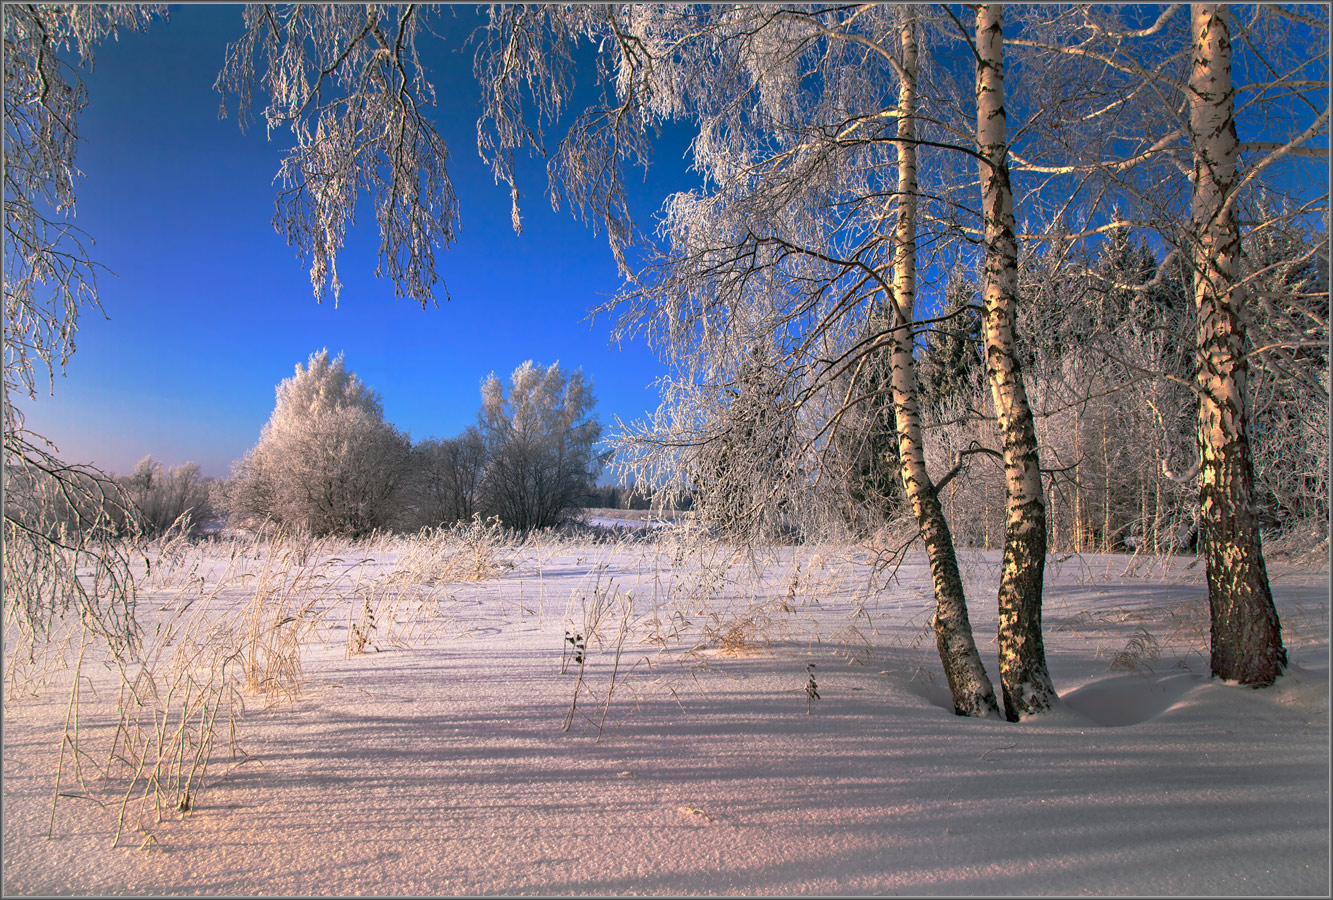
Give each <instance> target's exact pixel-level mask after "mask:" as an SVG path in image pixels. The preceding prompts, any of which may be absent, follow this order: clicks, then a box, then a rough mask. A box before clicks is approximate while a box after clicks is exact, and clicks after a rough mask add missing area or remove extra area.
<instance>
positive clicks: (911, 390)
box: [890, 7, 999, 716]
mask: <svg viewBox="0 0 1333 900" xmlns="http://www.w3.org/2000/svg"><path fill="white" fill-rule="evenodd" d="M916 27H917V26H916V11H915V10H913V9H912V8H911V7H906V8H904V10H903V25H902V70H901V72H900V73H899V75H900V82H899V83H900V87H899V93H898V114H899V119H898V138H899V140H898V141H897V142H896V143H895V147H896V148H897V152H898V214H897V222H896V225H895V232H894V256H893V311H894V321H893V327H892V330H891V331H890V342H891V347H890V354H891V365H892V373H893V374H892V385H893V403H894V416H895V419H896V421H897V431H898V457H899V460H900V462H901V474H902V479H903V489H904V491H905V493H906V495H907V499H908V501H909V502H910V503H911V504H912V511H913V512H914V513H915V514H916V520H917V525H918V527H919V528H920V530H921V540H922V542H923V543H924V544H925V546H926V552H927V554H928V555H929V557H930V574H931V580H932V581H933V583H934V587H935V616H934V618H933V620H932V624H933V625H934V627H935V643H936V646H937V647H938V649H939V654H940V662H941V663H942V664H943V665H944V674H945V676H946V677H947V678H948V681H949V691H950V693H951V694H952V696H953V708H954V712H956V713H957V714H958V715H960V716H986V715H999V707H998V705H997V704H996V701H995V688H994V687H993V686H992V685H991V681H990V676H988V675H987V674H986V667H985V666H984V665H983V664H982V662H981V654H979V653H978V652H977V645H976V642H975V641H974V640H973V637H972V625H971V622H969V620H968V614H967V600H966V597H965V596H964V593H963V580H962V578H961V577H960V576H959V573H958V559H957V557H956V555H955V554H954V546H953V536H952V535H951V534H950V532H949V525H948V522H947V521H946V520H945V518H944V511H943V509H941V507H940V501H939V496H938V494H937V493H936V490H935V484H934V482H933V481H931V478H930V474H929V473H928V472H927V471H926V454H925V446H924V445H923V444H922V440H921V409H920V402H919V399H918V397H917V390H916V371H915V365H914V362H913V357H912V350H913V341H912V324H913V321H914V317H915V305H916V213H917V177H916V121H915V114H916V102H917V101H916V95H917V83H916V82H917V39H916Z"/></svg>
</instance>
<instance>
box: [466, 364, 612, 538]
mask: <svg viewBox="0 0 1333 900" xmlns="http://www.w3.org/2000/svg"><path fill="white" fill-rule="evenodd" d="M596 402H597V401H596V398H595V397H594V396H593V393H592V385H590V384H589V383H588V381H587V379H585V378H584V377H583V371H582V370H581V369H576V370H574V371H573V372H565V370H563V369H561V368H560V365H559V363H554V364H552V365H550V366H548V367H547V368H542V367H541V366H537V365H534V364H533V363H532V362H531V361H528V362H525V363H523V365H521V366H519V367H518V368H517V369H515V370H514V371H513V373H512V374H511V375H510V376H509V389H508V392H506V390H505V385H504V383H503V382H502V381H500V379H499V378H497V377H496V376H495V374H494V373H492V374H491V375H490V376H489V377H488V378H487V379H486V380H485V382H483V383H482V386H481V411H480V412H479V413H478V415H477V420H478V423H477V427H478V430H479V431H480V433H481V437H482V440H483V441H484V442H485V448H486V458H487V462H486V469H485V474H484V476H483V479H482V485H481V494H482V503H481V505H482V508H483V509H484V510H485V511H486V512H487V513H491V514H494V515H497V516H499V517H500V519H501V521H503V522H504V523H505V524H506V525H508V526H509V527H511V528H517V529H519V530H521V531H531V530H533V529H536V528H548V527H550V526H552V525H555V524H556V523H558V522H559V521H560V517H561V516H562V515H563V514H564V512H565V510H567V509H569V508H570V507H573V506H576V505H577V504H578V503H579V501H580V500H581V499H582V498H583V495H584V493H585V492H586V490H587V488H588V486H589V485H590V484H592V482H593V481H594V480H596V478H597V473H598V471H599V470H600V468H601V457H600V456H599V455H598V454H597V453H596V451H595V449H594V445H595V444H596V443H597V441H598V440H599V439H600V438H601V436H602V426H601V424H600V423H599V422H598V421H597V419H596V417H595V416H594V415H593V407H594V406H595V405H596Z"/></svg>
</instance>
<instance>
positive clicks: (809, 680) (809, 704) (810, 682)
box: [805, 663, 819, 716]
mask: <svg viewBox="0 0 1333 900" xmlns="http://www.w3.org/2000/svg"><path fill="white" fill-rule="evenodd" d="M805 674H806V676H807V677H806V681H805V714H806V715H807V716H808V715H810V714H811V713H812V712H814V706H815V701H816V700H818V699H819V685H818V684H816V683H815V664H814V663H809V664H807V665H806V667H805Z"/></svg>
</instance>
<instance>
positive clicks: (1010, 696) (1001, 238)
mask: <svg viewBox="0 0 1333 900" xmlns="http://www.w3.org/2000/svg"><path fill="white" fill-rule="evenodd" d="M976 46H977V144H978V146H979V149H980V152H981V155H982V157H983V161H982V162H981V163H980V165H979V169H980V175H981V206H982V216H983V220H984V221H983V229H984V240H985V247H986V259H985V270H984V277H983V283H982V299H983V301H984V303H985V315H984V318H983V323H982V324H983V328H984V331H985V343H986V374H987V376H988V378H989V380H990V386H991V397H992V399H993V400H994V402H995V414H996V418H997V419H998V421H999V426H1000V434H1001V437H1002V439H1003V449H1004V471H1005V487H1006V494H1007V498H1008V500H1007V504H1006V511H1005V527H1004V562H1003V568H1002V570H1001V573H1000V594H999V607H1000V628H999V645H1000V686H1001V689H1002V691H1003V693H1004V712H1005V716H1006V718H1008V719H1009V720H1010V721H1014V722H1016V721H1018V720H1019V719H1021V718H1023V717H1024V716H1028V715H1032V714H1034V713H1040V712H1042V711H1043V710H1046V709H1049V708H1050V706H1051V705H1052V703H1054V701H1055V688H1054V687H1053V686H1052V684H1051V677H1050V675H1049V673H1048V672H1047V670H1046V649H1045V647H1044V646H1043V644H1042V636H1041V590H1042V578H1043V575H1044V572H1045V568H1046V505H1045V501H1044V498H1043V496H1042V489H1041V468H1040V465H1039V463H1038V459H1037V432H1036V428H1035V427H1034V424H1033V420H1032V409H1031V407H1029V406H1028V400H1027V392H1026V390H1024V387H1023V377H1022V372H1021V370H1020V368H1019V364H1018V356H1017V353H1016V347H1015V340H1014V318H1015V312H1016V309H1015V307H1016V306H1017V303H1018V239H1017V237H1016V235H1015V233H1014V208H1013V195H1012V192H1011V190H1010V186H1009V164H1008V161H1007V160H1006V158H1005V157H1006V156H1007V154H1008V145H1007V136H1006V133H1005V114H1004V47H1003V10H1002V7H1001V6H999V5H995V4H991V5H985V6H981V7H979V8H978V9H977V34H976Z"/></svg>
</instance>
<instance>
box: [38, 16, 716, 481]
mask: <svg viewBox="0 0 1333 900" xmlns="http://www.w3.org/2000/svg"><path fill="white" fill-rule="evenodd" d="M480 21H481V19H480V16H479V14H478V12H477V8H476V7H471V6H458V7H453V8H448V7H446V8H443V9H441V11H440V12H439V13H438V14H437V17H436V28H437V30H438V31H439V32H440V33H441V35H442V38H443V39H442V40H436V39H428V40H425V41H423V46H422V49H423V54H424V56H425V61H426V62H427V64H428V65H429V66H431V68H432V69H433V70H434V72H435V76H436V81H435V83H436V86H437V89H438V91H439V103H440V105H439V107H438V108H437V109H436V110H434V111H433V115H434V117H435V121H436V123H437V127H438V128H439V130H440V132H441V134H442V135H443V136H444V138H445V140H446V141H447V143H448V144H449V149H450V159H449V162H448V169H449V172H450V175H451V177H452V179H453V182H454V186H455V189H456V191H457V193H458V195H459V199H460V207H461V212H462V233H461V238H460V240H459V241H458V242H457V243H456V244H455V245H454V246H453V247H451V248H449V249H448V250H445V251H443V252H441V253H439V254H438V256H437V264H438V271H439V273H440V275H441V277H442V280H443V281H444V283H445V284H446V285H447V287H448V291H449V295H450V297H451V298H452V299H451V300H450V301H448V302H445V301H444V300H443V299H441V301H440V303H439V306H438V307H430V308H427V309H425V310H422V309H421V308H420V306H419V305H418V304H416V303H415V302H413V301H410V300H404V299H398V298H395V297H394V292H393V287H392V285H391V284H390V283H389V282H387V281H382V280H377V279H375V278H374V270H375V266H376V256H377V251H378V243H379V235H378V230H377V228H376V225H375V222H374V217H373V214H370V212H369V210H367V214H366V215H364V216H362V217H360V219H359V221H358V226H357V227H356V229H354V230H353V231H351V232H350V233H349V239H348V242H347V246H346V248H345V249H344V251H343V253H342V255H341V256H340V259H339V272H340V274H341V276H342V280H343V290H342V297H341V300H340V302H339V304H338V306H337V308H335V307H334V305H333V303H332V301H325V302H324V303H323V304H319V303H317V302H316V301H315V299H314V297H313V293H312V290H311V287H310V280H309V275H308V268H307V266H306V264H305V262H304V260H302V259H300V258H298V257H297V254H296V251H295V249H294V248H289V247H288V246H286V243H285V241H284V240H283V238H282V237H280V236H279V235H278V234H276V233H275V232H274V230H273V228H272V225H271V224H270V222H271V219H272V216H273V200H274V195H275V187H274V185H273V177H274V175H275V174H276V172H277V169H278V164H279V159H280V144H279V143H278V141H280V140H281V138H282V136H281V135H277V134H275V136H274V142H272V143H270V142H268V141H267V140H266V138H265V132H264V127H263V124H262V119H260V120H258V121H257V122H256V123H255V124H253V125H252V126H251V128H250V130H249V132H248V133H244V134H243V133H242V132H241V130H240V128H239V127H238V124H237V121H236V118H235V117H234V116H231V117H228V118H226V119H222V120H220V119H219V118H218V108H219V104H220V100H221V98H220V96H219V95H218V94H217V93H215V92H214V91H213V88H212V85H213V82H214V79H215V77H216V75H217V72H218V69H219V68H220V67H221V65H222V61H223V58H224V48H225V44H226V42H227V41H229V40H234V39H235V38H236V37H238V36H239V35H240V33H241V7H240V6H234V5H218V6H189V7H182V6H173V7H172V8H171V15H170V20H169V21H167V22H162V21H157V22H154V24H153V25H152V27H151V28H150V29H149V31H148V32H147V33H145V34H122V35H121V36H120V39H119V40H118V41H116V42H108V43H107V44H105V45H103V46H101V47H99V48H98V49H97V56H96V67H95V70H94V72H93V73H92V74H91V75H90V76H88V78H87V85H88V92H89V106H88V109H87V110H86V111H85V113H84V116H83V118H82V120H81V122H80V135H81V138H82V144H81V146H80V150H79V156H78V159H77V163H78V165H79V167H80V169H82V171H83V172H84V173H85V176H86V177H85V179H84V180H83V182H82V183H81V184H80V185H79V187H78V210H77V212H78V215H77V218H76V220H75V221H76V223H77V224H78V225H79V226H80V227H81V228H83V229H85V230H86V231H87V232H88V233H89V234H90V235H91V236H92V237H93V238H94V239H95V241H96V246H95V247H94V248H93V256H94V258H95V259H96V260H97V261H98V262H100V263H102V264H104V265H106V266H107V267H108V268H109V269H111V270H112V271H113V272H114V273H115V275H116V277H110V276H105V277H103V278H101V279H100V281H99V291H100V295H101V299H102V303H103V306H104V307H105V310H106V313H107V317H108V318H106V319H103V318H102V317H101V316H99V315H97V314H96V313H95V312H92V313H88V314H85V315H84V316H83V317H82V318H81V320H80V328H79V333H78V336H77V348H78V349H77V352H76V353H75V354H74V357H73V359H72V360H71V362H70V365H69V368H68V374H67V377H63V378H62V377H57V379H56V383H55V392H54V396H48V395H47V394H46V392H45V391H43V392H42V395H41V396H40V397H39V399H38V400H37V401H36V402H29V401H27V400H26V399H25V400H23V402H22V403H21V406H20V408H21V409H22V410H23V411H24V413H25V415H26V417H27V423H28V426H29V428H31V429H32V430H33V431H35V432H37V433H38V434H42V435H44V436H46V437H48V438H50V439H52V440H54V441H55V442H56V443H57V445H58V447H59V449H60V451H61V455H62V457H63V458H64V459H66V460H68V461H75V462H91V463H95V464H97V465H99V466H102V467H103V468H105V469H107V470H109V471H112V472H127V471H129V470H130V469H131V468H132V467H133V465H134V463H135V462H136V461H137V460H138V459H140V458H141V457H143V456H145V455H147V454H152V455H153V456H154V457H155V458H157V459H159V460H162V461H163V462H165V463H167V464H169V465H177V464H180V463H183V462H186V461H194V462H197V463H199V465H200V466H201V467H202V468H203V470H204V472H205V474H209V475H218V476H222V475H226V474H227V472H228V470H229V467H230V464H231V462H232V460H234V459H236V458H238V457H239V456H241V455H242V454H244V452H245V451H246V450H247V449H248V448H249V447H251V446H252V445H253V444H254V443H255V442H256V440H257V439H258V437H259V432H260V429H261V428H262V427H263V424H264V422H266V421H267V419H268V417H269V414H270V413H271V412H272V408H273V402H274V388H275V386H276V385H277V384H278V382H279V381H281V380H282V379H283V378H286V377H288V376H290V375H291V374H292V371H293V368H294V366H295V365H296V364H297V363H300V362H304V361H305V360H306V358H307V357H308V356H309V355H310V354H311V353H312V352H314V351H316V350H319V349H320V348H323V347H327V348H328V349H329V350H330V351H331V352H333V353H337V352H339V351H342V352H344V353H345V354H346V360H347V364H348V366H349V367H350V368H351V369H352V371H354V372H356V373H357V374H358V375H359V376H360V377H361V378H362V380H363V381H365V382H366V383H367V384H369V385H370V386H371V387H373V388H375V389H376V390H378V391H379V392H380V394H381V396H382V397H383V400H384V409H385V414H386V417H387V418H388V419H389V421H391V422H392V423H393V424H394V425H396V426H397V427H399V428H401V429H404V430H405V431H407V432H409V433H410V434H411V436H412V438H413V439H414V440H419V439H422V438H426V437H430V436H440V437H446V436H451V435H454V434H457V433H458V432H460V431H461V430H462V429H463V428H464V427H466V426H467V425H468V424H471V423H472V422H473V421H474V420H475V416H476V411H477V408H478V406H479V403H480V391H479V388H480V385H481V382H482V379H484V378H485V377H486V376H487V375H488V374H489V373H490V372H492V371H494V372H496V373H497V374H499V375H501V376H502V377H506V376H507V375H508V374H509V372H511V371H512V370H513V369H514V368H515V367H516V366H518V365H519V364H521V363H522V362H523V361H525V360H528V359H532V360H535V361H537V362H539V363H542V364H549V363H552V362H555V361H559V362H560V363H561V365H562V366H565V367H567V368H575V367H582V369H583V371H584V373H585V374H586V375H588V376H589V377H590V378H591V380H592V383H593V387H594V391H595V393H596V395H597V397H598V401H599V402H598V406H597V412H598V414H599V416H600V418H601V419H602V421H603V423H604V424H605V425H607V426H608V427H610V425H611V422H612V417H613V416H614V415H619V416H620V417H622V418H624V419H627V420H628V419H632V418H637V417H640V416H642V415H644V414H645V413H646V412H649V411H651V410H652V409H654V408H655V407H656V406H657V400H658V398H657V392H656V389H655V388H654V387H653V381H654V379H655V378H657V377H658V376H659V375H661V374H663V372H664V369H663V367H662V366H661V364H660V363H658V362H657V361H656V359H655V357H654V356H653V354H652V353H651V352H650V351H649V349H648V348H647V347H646V346H644V345H642V344H637V345H628V346H625V347H624V348H622V349H616V348H615V347H613V346H610V345H609V335H610V326H609V323H608V322H607V321H606V319H605V318H604V317H603V318H600V319H598V320H597V321H596V322H589V321H587V315H588V312H589V310H590V309H591V308H592V307H593V306H595V305H596V304H598V303H600V302H601V301H602V300H604V299H605V297H606V296H608V295H610V294H612V293H614V292H615V291H616V289H617V287H618V286H619V284H620V281H619V279H618V277H617V275H616V271H615V265H614V262H613V261H612V258H611V254H610V252H609V250H608V248H607V245H606V241H605V239H604V237H603V236H601V235H594V234H593V232H592V231H591V230H590V229H589V228H587V227H585V226H584V225H582V224H580V223H579V222H577V221H576V220H575V219H574V218H573V217H572V216H571V215H570V214H569V213H568V212H567V211H566V212H561V213H555V212H553V211H552V210H551V208H550V204H549V202H548V201H547V199H546V197H545V195H544V192H545V189H546V177H545V171H544V162H543V161H541V160H534V161H532V162H531V163H530V164H527V165H525V166H524V168H523V172H522V174H523V176H524V179H523V182H522V184H521V189H522V191H523V198H522V206H523V217H524V230H523V234H522V236H517V235H515V234H514V232H513V229H512V227H511V225H510V205H509V196H508V189H507V187H501V186H497V185H496V184H495V182H494V178H493V177H492V175H491V173H490V171H489V169H488V168H487V167H486V166H485V165H484V164H483V163H482V162H481V160H480V158H479V157H478V154H477V149H476V120H477V114H478V110H479V92H478V90H477V88H476V85H475V82H474V80H473V78H472V75H471V66H472V49H471V47H470V46H469V47H466V48H464V47H463V40H464V38H465V37H466V36H467V34H468V33H470V31H471V29H472V27H473V26H474V25H475V24H476V23H478V22H480ZM553 133H556V134H559V133H563V132H561V131H555V132H553ZM684 149H685V146H684V141H683V139H681V140H672V139H671V136H670V135H668V136H667V141H666V142H665V143H664V145H663V149H662V150H661V151H660V152H659V154H658V156H657V157H656V158H655V160H654V166H653V168H652V170H651V173H650V178H651V180H650V181H649V182H647V183H646V184H643V185H642V186H641V187H642V197H641V199H642V201H643V202H642V206H641V211H642V212H643V213H644V214H651V212H652V211H653V210H655V209H656V208H657V206H658V204H659V203H660V200H661V198H662V197H663V196H664V195H665V194H666V193H667V192H668V191H669V190H676V189H681V188H685V187H688V186H690V185H691V184H693V183H694V182H693V179H692V176H690V175H689V174H688V173H687V171H686V164H685V162H683V161H682V154H683V152H684ZM636 190H637V189H636ZM440 296H441V298H443V293H442V292H440Z"/></svg>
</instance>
